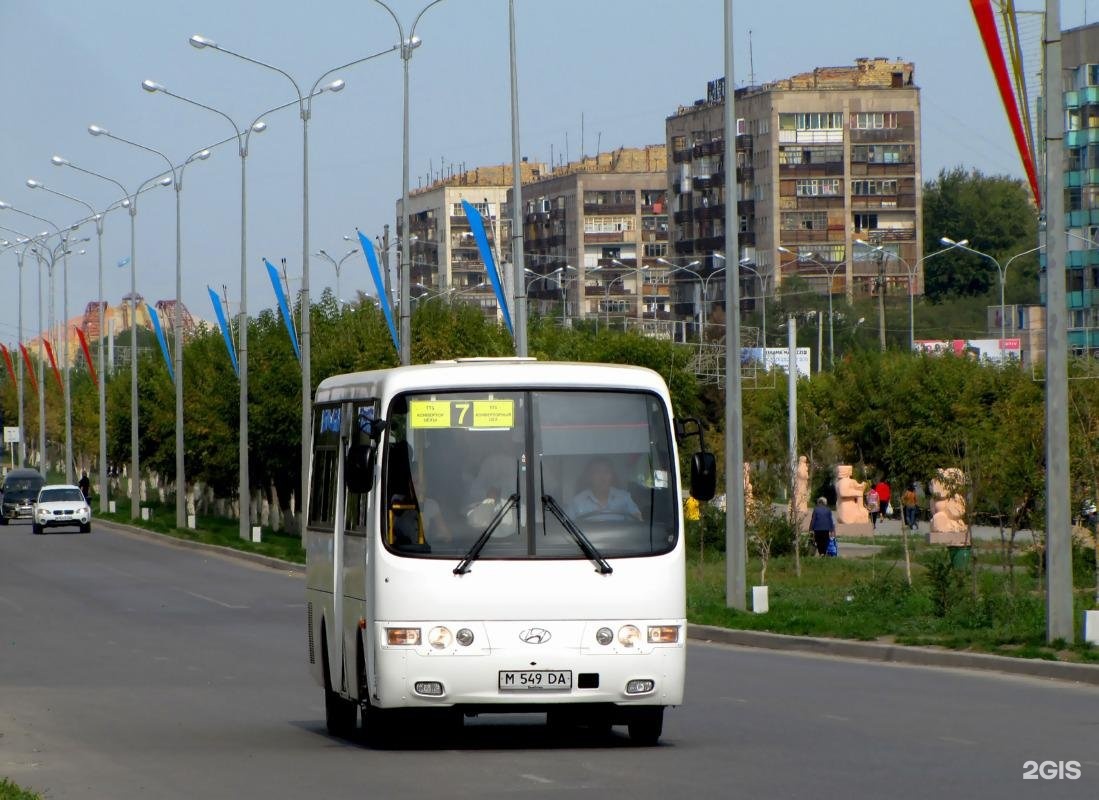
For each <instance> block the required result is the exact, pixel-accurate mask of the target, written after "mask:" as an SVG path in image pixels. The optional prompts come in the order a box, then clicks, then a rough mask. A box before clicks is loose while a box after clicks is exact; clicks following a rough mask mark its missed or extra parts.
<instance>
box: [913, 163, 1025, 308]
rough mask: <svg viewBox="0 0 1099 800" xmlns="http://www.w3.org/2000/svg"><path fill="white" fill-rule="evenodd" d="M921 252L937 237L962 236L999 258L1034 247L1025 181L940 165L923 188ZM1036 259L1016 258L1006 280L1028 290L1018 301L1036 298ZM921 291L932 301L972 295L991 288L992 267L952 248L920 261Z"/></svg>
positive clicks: (995, 282)
mask: <svg viewBox="0 0 1099 800" xmlns="http://www.w3.org/2000/svg"><path fill="white" fill-rule="evenodd" d="M923 228H924V253H925V254H927V253H932V252H934V251H935V250H939V249H941V248H942V245H941V244H940V243H939V239H940V237H943V236H946V237H949V238H951V239H953V240H955V241H961V240H962V239H968V240H969V245H970V247H972V248H974V249H975V250H980V251H982V252H984V253H988V254H989V255H991V256H993V257H994V258H996V259H998V260H999V262H1000V264H1001V265H1002V264H1004V263H1005V262H1006V261H1007V259H1008V258H1010V257H1011V256H1012V255H1015V254H1017V253H1021V252H1023V251H1025V250H1029V249H1030V248H1032V247H1035V246H1036V244H1037V238H1038V212H1037V210H1036V209H1035V207H1034V205H1033V202H1032V200H1031V197H1030V194H1029V190H1028V189H1027V186H1026V183H1025V182H1023V181H1022V180H1019V179H1016V178H1009V177H1006V176H1002V175H985V174H983V173H982V172H980V171H979V170H972V171H967V170H965V169H964V168H962V167H955V168H954V169H951V170H946V169H944V170H942V171H941V172H940V173H939V175H938V177H936V178H934V179H933V180H930V181H928V182H927V184H926V185H925V186H924V193H923ZM1036 264H1037V261H1036V260H1035V259H1030V260H1029V261H1027V262H1024V263H1019V262H1016V263H1015V264H1013V265H1012V274H1011V276H1010V280H1009V282H1008V286H1013V287H1019V289H1024V288H1025V287H1029V291H1024V292H1021V294H1022V295H1025V297H1021V296H1018V295H1017V298H1018V299H1019V300H1020V301H1032V300H1036V299H1037V292H1038V282H1037V271H1036ZM924 270H925V273H924V274H925V279H924V291H925V293H926V295H927V297H928V299H930V300H932V301H939V300H943V299H945V298H948V297H953V296H959V295H962V296H976V295H983V294H986V293H988V292H989V291H990V290H993V289H996V288H997V287H998V284H999V276H998V275H997V273H996V267H995V266H994V265H993V264H992V263H991V262H990V261H988V259H985V258H981V257H980V256H978V255H975V254H973V253H968V252H965V251H962V250H955V251H952V252H950V253H944V254H943V255H941V256H936V257H935V258H932V259H928V260H927V261H926V262H924Z"/></svg>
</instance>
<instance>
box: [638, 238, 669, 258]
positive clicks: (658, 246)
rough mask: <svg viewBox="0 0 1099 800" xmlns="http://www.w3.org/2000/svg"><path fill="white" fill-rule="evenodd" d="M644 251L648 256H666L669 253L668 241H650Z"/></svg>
mask: <svg viewBox="0 0 1099 800" xmlns="http://www.w3.org/2000/svg"><path fill="white" fill-rule="evenodd" d="M643 252H644V254H645V257H646V258H664V257H665V256H667V255H668V243H667V242H649V243H647V244H646V245H645V249H644V251H643Z"/></svg>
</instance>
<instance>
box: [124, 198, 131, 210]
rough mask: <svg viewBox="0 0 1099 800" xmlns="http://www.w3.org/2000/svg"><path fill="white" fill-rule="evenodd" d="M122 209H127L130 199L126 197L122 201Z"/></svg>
mask: <svg viewBox="0 0 1099 800" xmlns="http://www.w3.org/2000/svg"><path fill="white" fill-rule="evenodd" d="M122 207H123V208H129V207H130V198H128V197H127V198H126V199H125V200H123V201H122Z"/></svg>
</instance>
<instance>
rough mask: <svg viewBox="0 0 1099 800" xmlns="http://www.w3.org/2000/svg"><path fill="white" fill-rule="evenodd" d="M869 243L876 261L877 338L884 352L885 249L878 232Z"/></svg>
mask: <svg viewBox="0 0 1099 800" xmlns="http://www.w3.org/2000/svg"><path fill="white" fill-rule="evenodd" d="M870 243H871V244H872V245H874V251H873V252H874V258H875V259H876V260H877V262H878V339H879V340H880V342H881V350H882V352H883V353H884V352H885V250H884V249H883V248H882V236H881V234H880V233H876V234H872V235H871V237H870Z"/></svg>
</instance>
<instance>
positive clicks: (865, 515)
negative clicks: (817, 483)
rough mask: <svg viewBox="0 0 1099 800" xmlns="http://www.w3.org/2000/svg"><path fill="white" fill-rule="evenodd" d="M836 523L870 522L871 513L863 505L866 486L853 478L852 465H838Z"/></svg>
mask: <svg viewBox="0 0 1099 800" xmlns="http://www.w3.org/2000/svg"><path fill="white" fill-rule="evenodd" d="M835 485H836V522H837V523H839V524H841V525H861V524H865V523H868V522H870V512H869V511H867V510H866V506H865V505H864V504H863V495H864V494H866V484H865V483H861V482H860V481H857V480H855V479H854V478H852V477H851V465H850V464H837V465H836V484H835Z"/></svg>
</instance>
